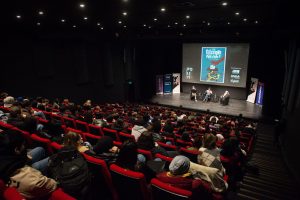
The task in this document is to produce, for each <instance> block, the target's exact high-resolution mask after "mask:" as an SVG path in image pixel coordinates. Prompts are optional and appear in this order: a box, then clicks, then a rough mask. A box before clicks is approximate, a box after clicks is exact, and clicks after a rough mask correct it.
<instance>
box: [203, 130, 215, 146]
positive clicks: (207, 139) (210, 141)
mask: <svg viewBox="0 0 300 200" xmlns="http://www.w3.org/2000/svg"><path fill="white" fill-rule="evenodd" d="M216 140H217V139H216V136H214V135H213V134H211V133H206V134H205V135H204V137H203V147H204V148H207V149H214V148H215V147H216Z"/></svg>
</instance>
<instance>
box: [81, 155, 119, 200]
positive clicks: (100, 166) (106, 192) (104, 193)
mask: <svg viewBox="0 0 300 200" xmlns="http://www.w3.org/2000/svg"><path fill="white" fill-rule="evenodd" d="M82 155H83V156H84V157H85V159H86V161H87V163H88V167H89V170H90V173H91V174H92V182H91V186H90V192H89V193H90V194H89V195H95V196H90V198H89V199H96V198H97V197H99V191H100V190H101V197H103V199H114V200H116V199H117V194H116V191H115V188H114V186H113V183H112V179H111V174H110V172H109V170H108V167H107V165H106V163H105V161H104V160H102V159H99V158H95V157H92V156H89V155H87V154H85V153H82Z"/></svg>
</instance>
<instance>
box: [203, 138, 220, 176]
mask: <svg viewBox="0 0 300 200" xmlns="http://www.w3.org/2000/svg"><path fill="white" fill-rule="evenodd" d="M216 142H217V138H216V136H214V135H213V134H212V133H206V134H205V135H204V137H203V146H202V147H201V148H200V149H199V151H201V152H202V153H201V154H199V155H198V163H199V164H200V165H204V166H207V167H213V168H217V169H218V170H220V171H223V172H225V170H224V168H223V165H222V163H221V159H220V149H218V148H217V146H216Z"/></svg>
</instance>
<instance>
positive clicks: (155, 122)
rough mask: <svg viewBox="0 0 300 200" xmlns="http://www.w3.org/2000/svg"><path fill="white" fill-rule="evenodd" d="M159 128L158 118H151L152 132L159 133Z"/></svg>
mask: <svg viewBox="0 0 300 200" xmlns="http://www.w3.org/2000/svg"><path fill="white" fill-rule="evenodd" d="M160 130H161V123H160V120H158V119H157V120H153V122H152V131H153V132H154V133H159V132H160Z"/></svg>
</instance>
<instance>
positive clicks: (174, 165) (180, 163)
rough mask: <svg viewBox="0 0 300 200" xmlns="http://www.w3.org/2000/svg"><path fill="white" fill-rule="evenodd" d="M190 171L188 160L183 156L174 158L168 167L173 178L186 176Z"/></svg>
mask: <svg viewBox="0 0 300 200" xmlns="http://www.w3.org/2000/svg"><path fill="white" fill-rule="evenodd" d="M189 169H190V160H189V159H188V158H187V157H185V156H181V155H179V156H176V157H175V158H173V160H172V162H171V163H170V165H169V170H170V173H171V174H172V175H174V176H178V175H183V174H186V173H187V172H188V171H189Z"/></svg>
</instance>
